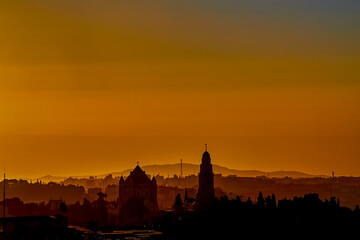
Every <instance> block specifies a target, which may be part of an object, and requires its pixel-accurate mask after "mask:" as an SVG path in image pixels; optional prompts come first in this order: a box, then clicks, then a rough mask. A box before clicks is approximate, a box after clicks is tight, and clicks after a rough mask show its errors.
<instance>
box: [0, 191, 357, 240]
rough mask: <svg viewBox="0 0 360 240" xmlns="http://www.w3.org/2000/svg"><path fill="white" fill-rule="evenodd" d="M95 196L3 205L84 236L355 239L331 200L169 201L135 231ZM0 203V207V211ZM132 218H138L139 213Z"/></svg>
mask: <svg viewBox="0 0 360 240" xmlns="http://www.w3.org/2000/svg"><path fill="white" fill-rule="evenodd" d="M105 199H106V195H104V194H102V193H99V194H98V199H97V200H95V201H93V202H90V201H88V200H87V199H84V200H83V202H81V203H80V202H76V203H75V204H69V205H66V204H65V203H64V202H60V201H50V202H48V203H46V204H45V203H38V204H35V203H31V204H29V203H23V202H22V201H21V200H20V199H18V198H13V199H7V200H6V205H7V206H8V211H9V214H13V215H17V214H21V215H24V213H25V215H27V216H36V215H57V214H60V215H62V216H65V217H67V219H68V222H69V224H72V225H77V226H83V227H85V228H88V229H90V230H94V231H97V230H102V231H113V230H121V229H126V228H129V227H130V228H131V227H132V228H134V227H135V228H137V229H139V228H144V227H145V228H150V229H157V230H159V231H161V232H163V233H164V235H163V236H162V238H164V239H226V238H231V239H233V238H234V237H235V238H236V239H239V238H243V237H251V238H254V239H258V238H260V237H269V236H276V237H278V238H280V237H281V238H282V237H286V238H289V239H291V238H296V239H297V238H299V237H301V238H311V237H313V236H317V237H321V238H322V239H323V238H324V237H331V236H334V235H335V234H336V235H339V236H343V237H345V236H347V235H349V234H355V236H357V235H359V233H358V232H357V229H358V226H359V224H360V210H359V206H356V208H355V209H354V210H352V209H350V208H346V207H342V206H341V205H340V201H339V199H337V198H335V197H332V198H330V199H325V200H321V199H320V198H319V195H318V194H306V195H305V196H303V197H295V198H293V199H281V200H277V199H276V196H275V195H274V194H272V195H269V196H263V194H262V193H261V192H260V193H259V194H258V197H257V199H256V201H252V200H251V199H250V198H248V199H242V198H241V197H239V196H237V197H236V198H234V199H228V197H227V196H223V197H220V198H216V199H215V202H214V204H213V205H212V206H211V207H209V208H207V209H196V208H193V207H194V205H193V204H194V201H190V200H194V199H193V198H186V199H184V200H183V199H182V197H181V195H180V194H178V195H177V196H176V197H175V199H174V200H173V203H174V204H173V208H172V210H171V211H160V212H159V213H158V214H156V215H155V216H154V218H153V219H152V220H147V221H146V222H143V223H142V224H143V225H141V227H140V225H137V226H124V225H120V224H119V221H118V215H117V214H118V208H117V203H116V202H108V201H106V200H105ZM2 204H3V203H2V202H0V206H1V205H2ZM137 214H139V215H141V214H142V213H141V212H138V213H137Z"/></svg>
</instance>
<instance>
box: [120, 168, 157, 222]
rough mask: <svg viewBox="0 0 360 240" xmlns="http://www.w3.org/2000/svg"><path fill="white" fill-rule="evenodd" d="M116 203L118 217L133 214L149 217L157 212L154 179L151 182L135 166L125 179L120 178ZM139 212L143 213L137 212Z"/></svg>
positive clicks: (143, 172) (155, 183)
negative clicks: (117, 204)
mask: <svg viewBox="0 0 360 240" xmlns="http://www.w3.org/2000/svg"><path fill="white" fill-rule="evenodd" d="M118 203H119V209H120V215H121V216H124V217H128V218H129V217H131V215H132V214H135V213H137V214H135V215H137V216H139V214H140V215H143V214H146V215H149V214H150V215H151V214H153V213H154V212H156V211H158V203H157V182H156V179H155V177H153V178H152V180H151V179H150V178H149V177H148V176H147V175H146V173H145V171H143V170H142V169H141V168H140V166H139V165H137V166H136V167H135V169H134V170H133V171H132V172H131V173H130V175H129V176H128V177H127V178H126V179H124V178H123V177H121V178H120V181H119V200H118ZM140 210H141V211H143V213H140V212H138V211H140Z"/></svg>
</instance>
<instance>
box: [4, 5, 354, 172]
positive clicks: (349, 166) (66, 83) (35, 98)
mask: <svg viewBox="0 0 360 240" xmlns="http://www.w3.org/2000/svg"><path fill="white" fill-rule="evenodd" d="M359 10H360V4H359V3H357V2H355V1H349V2H347V1H335V0H330V1H317V2H316V3H314V2H312V1H305V0H304V1H284V2H277V3H276V4H275V3H274V4H271V3H270V2H269V1H265V0H262V1H259V2H258V3H250V2H248V1H232V0H226V1H220V0H213V1H196V3H194V2H193V1H183V2H181V3H180V2H178V1H154V2H151V3H150V2H141V1H120V2H119V1H106V2H104V3H102V2H98V1H83V0H78V1H61V2H59V1H53V0H47V1H45V0H43V1H36V2H33V1H11V2H8V3H1V7H0V27H1V29H2V31H1V33H0V116H1V118H0V145H1V147H0V163H2V165H6V168H7V172H8V175H9V176H10V177H16V178H20V177H39V176H42V175H46V174H52V175H64V176H69V175H81V174H102V173H106V172H112V171H120V170H123V169H125V168H131V167H133V166H134V165H135V164H136V162H137V161H139V162H140V163H141V164H144V165H145V164H152V163H174V162H177V161H178V160H179V159H180V158H183V159H184V162H191V163H198V162H199V161H200V157H201V154H202V151H203V144H204V143H208V144H209V151H210V152H211V154H212V157H213V162H214V163H215V164H218V165H224V166H227V167H230V168H237V169H257V170H263V171H274V170H298V171H303V172H307V173H313V174H329V175H330V174H331V171H335V173H337V174H339V175H356V176H358V175H360V161H359V158H360V150H359V146H360V145H359V143H360V104H359V103H360V85H359V83H360V72H359V70H358V69H360V45H359V44H358V43H359V42H360V32H359V31H358V29H359V24H358V23H359V22H360V16H359V14H358V12H359Z"/></svg>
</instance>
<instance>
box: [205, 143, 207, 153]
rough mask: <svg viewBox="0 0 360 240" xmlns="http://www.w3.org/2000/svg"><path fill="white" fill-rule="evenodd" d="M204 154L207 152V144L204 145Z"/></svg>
mask: <svg viewBox="0 0 360 240" xmlns="http://www.w3.org/2000/svg"><path fill="white" fill-rule="evenodd" d="M205 152H207V144H206V143H205Z"/></svg>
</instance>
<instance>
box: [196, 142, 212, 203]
mask: <svg viewBox="0 0 360 240" xmlns="http://www.w3.org/2000/svg"><path fill="white" fill-rule="evenodd" d="M214 199H215V190H214V173H213V168H212V164H211V158H210V154H209V153H208V151H207V145H206V144H205V152H204V153H203V155H202V159H201V165H200V174H199V190H198V194H197V206H198V207H199V208H205V207H208V206H209V205H211V204H213V202H214Z"/></svg>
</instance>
